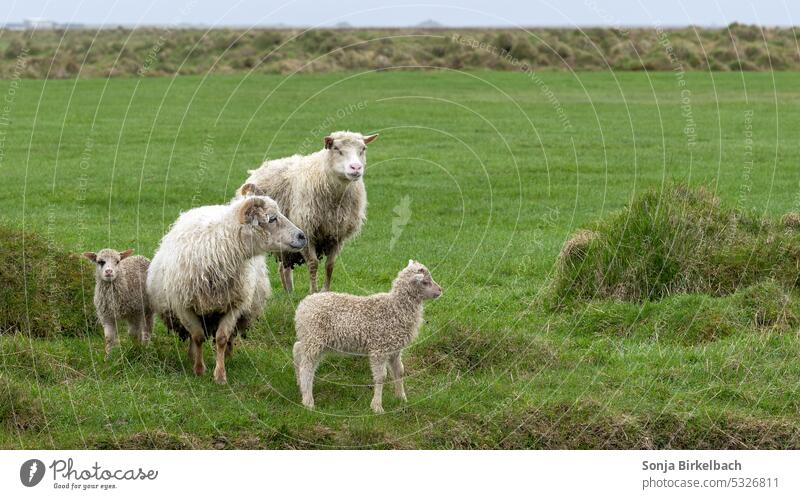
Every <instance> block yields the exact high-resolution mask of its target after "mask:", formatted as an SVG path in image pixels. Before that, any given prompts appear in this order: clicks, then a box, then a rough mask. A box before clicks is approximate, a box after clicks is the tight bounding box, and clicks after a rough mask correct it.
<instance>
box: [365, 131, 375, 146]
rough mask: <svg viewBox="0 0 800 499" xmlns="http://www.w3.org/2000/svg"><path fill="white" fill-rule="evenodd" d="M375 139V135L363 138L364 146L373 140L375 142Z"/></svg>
mask: <svg viewBox="0 0 800 499" xmlns="http://www.w3.org/2000/svg"><path fill="white" fill-rule="evenodd" d="M377 138H378V134H377V133H373V134H372V135H367V136H366V137H364V143H365V144H369V143H370V142H372V141H373V140H375V139H377Z"/></svg>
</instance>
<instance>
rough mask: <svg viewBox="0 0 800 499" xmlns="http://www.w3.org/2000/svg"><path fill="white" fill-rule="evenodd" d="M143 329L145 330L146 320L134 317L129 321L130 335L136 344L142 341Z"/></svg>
mask: <svg viewBox="0 0 800 499" xmlns="http://www.w3.org/2000/svg"><path fill="white" fill-rule="evenodd" d="M143 328H144V319H142V317H136V316H134V317H131V318H130V319H128V335H129V336H130V337H131V339H132V340H133V341H135V342H136V343H139V342H140V341H141V337H142V329H143Z"/></svg>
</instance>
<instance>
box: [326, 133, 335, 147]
mask: <svg viewBox="0 0 800 499" xmlns="http://www.w3.org/2000/svg"><path fill="white" fill-rule="evenodd" d="M331 147H333V137H331V136H330V135H328V136H327V137H325V149H330V148H331Z"/></svg>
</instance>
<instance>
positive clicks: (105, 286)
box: [83, 249, 153, 356]
mask: <svg viewBox="0 0 800 499" xmlns="http://www.w3.org/2000/svg"><path fill="white" fill-rule="evenodd" d="M132 253H133V250H132V249H128V250H125V251H123V252H122V253H120V252H119V251H116V250H113V249H103V250H100V251H98V252H97V253H91V252H86V253H84V254H83V256H84V257H86V259H88V260H89V261H91V262H92V263H95V264H96V266H95V281H96V283H95V287H94V308H95V310H96V311H97V318H98V319H99V320H100V323H101V324H102V325H103V332H104V334H105V339H106V356H108V355H111V350H112V349H113V348H114V347H115V346H116V345H118V344H119V341H118V340H117V326H118V324H119V321H122V320H124V321H126V322H127V323H128V332H129V333H130V335H131V337H132V338H133V339H134V340H136V341H138V342H140V343H147V342H148V341H150V335H151V334H152V332H153V311H152V309H151V307H150V300H149V299H148V296H147V290H146V289H145V282H146V280H147V268H148V266H149V265H150V260H148V259H147V258H145V257H143V256H139V255H137V256H131V254H132Z"/></svg>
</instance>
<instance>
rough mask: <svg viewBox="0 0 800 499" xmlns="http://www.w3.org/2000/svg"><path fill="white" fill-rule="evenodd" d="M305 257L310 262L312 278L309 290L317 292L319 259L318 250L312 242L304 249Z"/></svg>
mask: <svg viewBox="0 0 800 499" xmlns="http://www.w3.org/2000/svg"><path fill="white" fill-rule="evenodd" d="M303 258H305V260H306V263H307V264H308V277H309V279H310V280H311V285H310V286H309V288H308V292H309V293H311V294H313V293H316V292H317V269H318V268H319V259H318V258H317V252H316V251H315V250H314V248H313V247H312V245H311V244H309V245H308V246H306V247H305V249H304V250H303Z"/></svg>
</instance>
